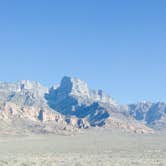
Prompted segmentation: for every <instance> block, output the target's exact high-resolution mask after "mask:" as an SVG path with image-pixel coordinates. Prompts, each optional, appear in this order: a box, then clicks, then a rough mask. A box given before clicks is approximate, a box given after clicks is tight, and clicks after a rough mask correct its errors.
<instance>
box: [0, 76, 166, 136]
mask: <svg viewBox="0 0 166 166" xmlns="http://www.w3.org/2000/svg"><path fill="white" fill-rule="evenodd" d="M94 127H95V128H99V127H101V128H114V129H121V130H124V131H133V132H136V133H153V132H155V131H164V130H166V104H165V103H162V102H158V103H151V102H140V103H137V104H130V105H119V104H118V103H117V102H115V101H114V100H113V99H112V98H111V97H110V96H108V95H107V94H106V93H104V92H103V91H102V90H97V91H95V90H91V89H89V88H88V85H87V83H85V82H84V81H81V80H80V79H77V78H71V77H64V78H63V79H62V81H61V83H60V84H58V85H54V86H52V87H51V88H50V89H49V88H47V87H44V86H42V85H41V84H40V83H38V82H34V81H27V80H23V81H20V82H16V83H5V82H1V83H0V132H1V133H13V132H15V133H17V132H20V133H23V132H27V131H30V132H35V133H62V132H74V131H78V130H79V129H88V128H94Z"/></svg>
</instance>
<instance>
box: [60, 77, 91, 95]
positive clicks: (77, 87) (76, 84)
mask: <svg viewBox="0 0 166 166" xmlns="http://www.w3.org/2000/svg"><path fill="white" fill-rule="evenodd" d="M60 88H61V89H63V90H64V91H66V93H70V94H71V95H73V96H87V97H88V96H89V89H88V85H87V83H86V82H84V81H82V80H80V79H78V78H74V77H68V76H65V77H63V79H62V81H61V85H60Z"/></svg>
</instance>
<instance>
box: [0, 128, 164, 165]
mask: <svg viewBox="0 0 166 166" xmlns="http://www.w3.org/2000/svg"><path fill="white" fill-rule="evenodd" d="M3 165H4V166H5V165H11V166H18V165H19V166H40V165H41V166H138V165H140V166H165V165H166V135H164V134H155V135H154V134H150V135H138V134H131V133H125V132H119V131H110V130H109V131H108V130H105V131H103V130H91V131H86V132H83V133H79V134H76V135H74V136H62V135H28V136H9V135H0V166H3Z"/></svg>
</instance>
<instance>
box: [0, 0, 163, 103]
mask: <svg viewBox="0 0 166 166" xmlns="http://www.w3.org/2000/svg"><path fill="white" fill-rule="evenodd" d="M165 7H166V1H165V0H160V1H156V0H146V1H145V0H139V1H133V0H125V1H124V0H104V1H101V0H84V1H81V0H80V1H79V0H70V1H69V0H62V1H57V0H48V1H45V0H28V1H22V0H15V1H13V0H5V1H1V2H0V80H2V81H16V80H21V79H29V80H37V81H39V82H41V83H42V84H44V85H47V86H51V85H52V84H54V83H57V82H59V81H60V79H61V77H62V76H64V75H69V76H75V77H79V78H81V79H83V80H86V81H87V82H88V84H89V86H90V87H91V88H93V89H104V90H105V91H106V92H107V93H109V94H111V96H112V97H113V98H115V99H116V100H117V101H118V102H120V103H133V102H137V101H140V100H152V101H156V100H162V101H166V92H165V89H166V75H165V74H166V10H165Z"/></svg>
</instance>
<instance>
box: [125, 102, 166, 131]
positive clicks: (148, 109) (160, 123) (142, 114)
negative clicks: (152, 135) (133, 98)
mask: <svg viewBox="0 0 166 166" xmlns="http://www.w3.org/2000/svg"><path fill="white" fill-rule="evenodd" d="M125 111H126V112H128V115H129V116H132V117H133V118H134V119H136V120H137V121H140V122H143V123H144V124H146V125H147V126H148V127H151V128H153V129H156V130H165V129H166V103H163V102H157V103H152V102H140V103H137V104H130V105H128V106H127V110H125Z"/></svg>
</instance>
